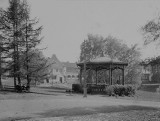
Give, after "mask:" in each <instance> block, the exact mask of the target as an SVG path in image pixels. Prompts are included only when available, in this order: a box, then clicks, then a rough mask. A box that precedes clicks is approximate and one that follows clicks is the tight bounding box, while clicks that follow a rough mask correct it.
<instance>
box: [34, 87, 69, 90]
mask: <svg viewBox="0 0 160 121" xmlns="http://www.w3.org/2000/svg"><path fill="white" fill-rule="evenodd" d="M37 88H42V89H58V90H66V89H68V88H61V87H37Z"/></svg>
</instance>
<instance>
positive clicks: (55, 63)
mask: <svg viewBox="0 0 160 121" xmlns="http://www.w3.org/2000/svg"><path fill="white" fill-rule="evenodd" d="M49 63H50V64H52V68H54V69H63V64H62V63H61V62H60V61H59V60H58V58H57V57H56V55H55V54H53V55H52V57H51V58H49Z"/></svg>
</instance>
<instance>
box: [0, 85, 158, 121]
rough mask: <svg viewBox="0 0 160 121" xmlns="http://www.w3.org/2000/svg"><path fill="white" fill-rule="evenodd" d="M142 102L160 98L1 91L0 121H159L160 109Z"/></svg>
mask: <svg viewBox="0 0 160 121" xmlns="http://www.w3.org/2000/svg"><path fill="white" fill-rule="evenodd" d="M134 100H135V101H134ZM139 101H140V102H139ZM141 101H152V102H151V103H153V104H154V102H155V103H156V102H160V94H157V93H155V92H148V91H141V90H138V91H137V93H136V96H135V97H118V98H116V97H108V96H106V95H88V97H87V98H83V95H82V94H69V93H66V92H65V90H64V89H61V88H54V87H50V88H47V87H44V88H43V87H33V88H31V93H14V92H7V91H1V92H0V107H1V108H0V121H11V120H12V119H17V120H18V119H19V120H20V119H25V118H26V119H30V118H31V119H30V120H29V121H34V120H35V121H46V120H47V121H52V120H53V121H54V120H61V121H73V120H77V121H89V120H92V121H97V120H100V121H104V120H109V121H117V120H120V121H121V120H123V121H125V120H127V121H128V120H131V121H132V120H133V121H135V120H138V121H141V120H142V121H143V120H144V121H147V120H148V121H149V120H151V121H152V120H154V121H160V109H159V108H156V106H154V107H152V106H151V107H150V106H147V104H149V103H150V102H147V103H146V104H145V105H142V106H141V104H143V102H141ZM131 102H134V103H131ZM140 103H141V104H140ZM122 104H123V105H122ZM135 104H136V105H135ZM137 104H140V105H137ZM159 104H160V103H159ZM44 118H45V119H44ZM46 118H47V119H46ZM23 121H24V120H23ZM25 121H27V120H25Z"/></svg>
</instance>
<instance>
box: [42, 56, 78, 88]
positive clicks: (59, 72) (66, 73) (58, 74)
mask: <svg viewBox="0 0 160 121" xmlns="http://www.w3.org/2000/svg"><path fill="white" fill-rule="evenodd" d="M49 64H51V66H50V74H49V76H48V78H46V79H45V80H44V84H50V85H53V84H61V83H62V84H64V83H67V84H73V83H78V82H79V81H78V74H79V71H78V67H77V65H76V63H69V62H60V61H59V60H58V58H57V57H56V55H55V54H53V55H52V57H51V58H49Z"/></svg>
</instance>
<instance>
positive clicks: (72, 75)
mask: <svg viewBox="0 0 160 121" xmlns="http://www.w3.org/2000/svg"><path fill="white" fill-rule="evenodd" d="M63 67H64V72H65V79H66V82H67V83H68V84H75V83H79V80H78V75H79V69H78V67H77V65H76V63H69V62H63Z"/></svg>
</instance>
